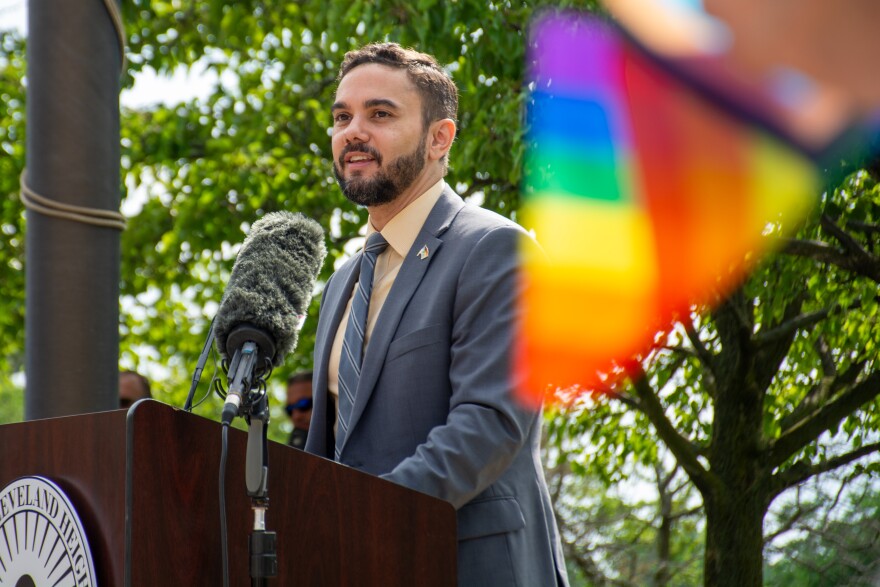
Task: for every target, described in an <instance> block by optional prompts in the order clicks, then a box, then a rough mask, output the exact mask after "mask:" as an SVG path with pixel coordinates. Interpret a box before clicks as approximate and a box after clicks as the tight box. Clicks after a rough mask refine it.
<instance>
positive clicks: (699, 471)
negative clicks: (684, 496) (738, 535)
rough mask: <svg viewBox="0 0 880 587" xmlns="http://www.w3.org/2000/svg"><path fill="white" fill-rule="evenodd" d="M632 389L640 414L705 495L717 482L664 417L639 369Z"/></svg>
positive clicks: (655, 396) (689, 445) (653, 393)
mask: <svg viewBox="0 0 880 587" xmlns="http://www.w3.org/2000/svg"><path fill="white" fill-rule="evenodd" d="M633 388H634V389H635V390H636V395H637V396H638V398H639V402H640V404H641V409H642V412H643V413H644V414H645V415H646V416H647V417H648V419H649V420H650V421H651V424H653V425H654V429H655V430H656V431H657V434H658V435H659V436H660V439H661V440H662V441H663V442H664V443H665V444H666V446H668V447H669V450H670V451H672V454H673V455H675V459H676V460H677V461H678V464H679V465H681V468H682V469H684V470H685V472H686V473H687V474H688V477H690V479H691V481H692V482H693V483H694V485H695V486H696V487H697V489H699V490H700V492H701V493H703V494H704V495H706V492H708V491H710V490H711V489H712V487H713V486H714V485H716V484H717V483H718V481H717V480H716V479H715V478H714V476H713V475H712V474H711V472H709V471H708V470H706V469H705V468H704V467H703V465H702V464H701V463H700V461H699V460H698V459H697V453H696V451H695V450H694V449H693V447H692V446H691V443H690V442H688V440H687V439H686V438H684V437H683V436H681V435H680V434H679V433H678V431H677V430H676V429H675V426H673V425H672V422H670V421H669V418H667V417H666V414H665V413H664V411H663V406H662V405H661V403H660V400H659V399H658V398H657V394H656V393H655V392H654V389H653V388H652V387H651V385H650V384H649V383H648V380H647V377H645V373H644V372H643V371H641V369H639V372H638V373H634V374H633Z"/></svg>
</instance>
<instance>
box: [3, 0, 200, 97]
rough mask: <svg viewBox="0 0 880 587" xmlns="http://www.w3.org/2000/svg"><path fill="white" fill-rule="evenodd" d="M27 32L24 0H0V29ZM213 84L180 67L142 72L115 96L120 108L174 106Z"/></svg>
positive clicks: (198, 73) (198, 95)
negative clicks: (161, 72) (167, 72)
mask: <svg viewBox="0 0 880 587" xmlns="http://www.w3.org/2000/svg"><path fill="white" fill-rule="evenodd" d="M8 29H18V30H19V31H21V32H22V33H23V34H24V33H26V32H27V0H0V30H8ZM216 83H217V76H216V75H215V74H214V73H213V72H206V71H204V69H202V68H198V67H196V68H194V69H193V70H192V71H187V70H186V69H185V68H183V67H180V68H178V69H177V70H175V72H174V73H173V74H172V75H171V76H165V75H158V74H156V72H154V71H152V70H146V71H144V72H142V73H139V74H138V75H137V76H136V77H135V83H134V87H132V88H130V89H126V90H123V91H122V92H121V93H120V95H119V101H120V104H121V105H122V106H125V107H128V108H143V107H147V106H151V105H153V104H157V103H160V102H170V103H178V102H181V101H186V100H189V99H191V98H196V97H198V98H204V97H207V96H208V95H209V94H210V93H211V91H212V89H213V87H214V86H215V85H216Z"/></svg>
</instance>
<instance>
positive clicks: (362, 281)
mask: <svg viewBox="0 0 880 587" xmlns="http://www.w3.org/2000/svg"><path fill="white" fill-rule="evenodd" d="M387 246H388V241H386V240H385V237H383V236H382V234H381V233H378V232H374V233H373V234H371V235H370V237H369V238H368V239H367V244H366V246H364V250H363V253H361V269H360V276H359V277H358V283H357V288H356V289H355V294H354V298H353V299H352V301H351V312H350V313H349V315H348V324H347V325H346V327H345V334H344V335H343V337H342V354H341V355H340V357H339V413H338V420H337V422H338V426H337V428H336V450H335V456H336V460H337V461H338V460H339V455H340V450H341V448H342V443H343V441H344V440H345V437H346V435H347V434H348V423H349V418H350V417H351V409H352V406H353V405H354V398H355V394H356V393H357V387H358V381H359V380H360V377H361V363H362V362H363V360H364V333H365V332H366V331H367V313H368V311H369V309H370V292H372V291H373V270H374V269H375V268H376V257H378V256H379V254H380V253H381V252H382V251H384V250H385V247H387Z"/></svg>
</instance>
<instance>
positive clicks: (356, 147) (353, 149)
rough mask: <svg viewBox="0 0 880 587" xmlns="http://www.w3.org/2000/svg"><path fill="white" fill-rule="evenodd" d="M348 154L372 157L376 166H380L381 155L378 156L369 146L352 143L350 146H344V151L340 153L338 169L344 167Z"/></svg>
mask: <svg viewBox="0 0 880 587" xmlns="http://www.w3.org/2000/svg"><path fill="white" fill-rule="evenodd" d="M349 153H365V154H367V155H370V156H371V157H373V159H375V160H376V163H377V164H378V165H380V166H381V165H382V155H380V154H379V151H377V150H376V149H374V148H373V147H371V146H370V145H363V144H360V143H352V144H350V145H346V147H345V148H344V149H342V153H340V154H339V161H338V162H339V168H340V169H342V168H343V167H345V156H346V155H348V154H349Z"/></svg>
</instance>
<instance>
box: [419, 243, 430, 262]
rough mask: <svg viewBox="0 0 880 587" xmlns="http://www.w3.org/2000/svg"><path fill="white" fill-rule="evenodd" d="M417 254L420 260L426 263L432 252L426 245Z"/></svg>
mask: <svg viewBox="0 0 880 587" xmlns="http://www.w3.org/2000/svg"><path fill="white" fill-rule="evenodd" d="M417 254H418V256H419V259H422V260H423V261H424V260H425V259H427V258H428V255H429V254H431V252H430V251H429V250H428V245H424V246H423V247H422V248H421V249H420V250H419V252H418V253H417Z"/></svg>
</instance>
